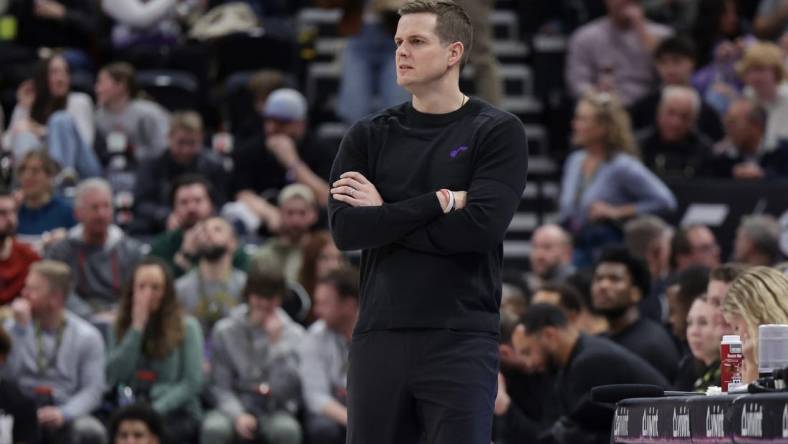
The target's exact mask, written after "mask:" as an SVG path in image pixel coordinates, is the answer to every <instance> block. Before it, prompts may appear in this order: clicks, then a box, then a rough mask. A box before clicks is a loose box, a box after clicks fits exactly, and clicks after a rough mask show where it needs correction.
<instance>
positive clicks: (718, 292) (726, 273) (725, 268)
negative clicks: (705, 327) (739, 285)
mask: <svg viewBox="0 0 788 444" xmlns="http://www.w3.org/2000/svg"><path fill="white" fill-rule="evenodd" d="M746 269H747V267H744V266H742V265H740V264H733V263H727V264H722V265H720V266H718V267H715V268H712V269H711V273H709V285H708V287H706V301H707V302H708V303H709V304H711V306H712V308H713V309H714V322H715V324H718V325H719V326H720V331H721V334H723V335H732V334H733V328H732V327H731V326H730V325H728V323H727V322H725V317H724V316H723V314H722V304H723V301H724V300H725V293H726V292H727V291H728V288H730V286H731V284H732V283H733V281H734V280H736V278H737V277H739V275H740V274H742V273H744V270H746Z"/></svg>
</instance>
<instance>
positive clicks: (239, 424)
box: [235, 413, 257, 440]
mask: <svg viewBox="0 0 788 444" xmlns="http://www.w3.org/2000/svg"><path fill="white" fill-rule="evenodd" d="M256 431H257V418H255V417H254V416H253V415H250V414H248V413H244V414H242V415H241V416H239V417H237V418H235V432H236V433H238V436H240V437H241V438H243V439H247V440H251V439H254V435H255V432H256Z"/></svg>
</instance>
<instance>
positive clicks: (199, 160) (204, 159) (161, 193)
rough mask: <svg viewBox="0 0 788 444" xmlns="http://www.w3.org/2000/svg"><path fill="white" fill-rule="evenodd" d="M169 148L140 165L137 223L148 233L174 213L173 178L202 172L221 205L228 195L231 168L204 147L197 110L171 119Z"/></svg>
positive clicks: (176, 114) (136, 196)
mask: <svg viewBox="0 0 788 444" xmlns="http://www.w3.org/2000/svg"><path fill="white" fill-rule="evenodd" d="M168 141H169V148H168V149H167V150H166V151H165V152H163V153H162V154H160V155H158V156H156V157H155V158H153V159H150V160H148V161H145V162H143V163H142V164H141V165H140V167H139V168H138V169H137V180H136V181H135V189H134V207H135V211H134V225H135V226H137V227H138V230H139V231H141V232H144V233H159V232H161V230H163V229H164V228H165V225H166V222H167V217H168V216H169V215H170V213H171V211H172V208H171V207H170V199H169V197H170V195H171V193H172V184H173V180H174V179H175V178H177V177H180V176H182V175H184V174H199V175H201V176H202V177H204V178H205V179H206V180H207V181H208V182H210V184H211V185H212V190H213V192H214V195H213V196H212V197H213V201H214V202H215V203H216V205H217V206H220V205H222V204H223V203H224V201H225V199H226V198H227V195H226V193H227V190H226V182H227V179H226V178H227V175H228V172H227V170H226V169H225V167H224V163H223V161H222V159H221V158H220V157H219V155H217V154H216V153H214V152H213V151H211V150H209V149H207V148H204V147H203V124H202V118H201V117H200V115H199V114H197V113H196V112H194V111H185V112H178V113H175V114H173V115H172V118H171V119H170V133H169V139H168Z"/></svg>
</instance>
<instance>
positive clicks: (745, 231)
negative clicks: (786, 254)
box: [733, 214, 781, 267]
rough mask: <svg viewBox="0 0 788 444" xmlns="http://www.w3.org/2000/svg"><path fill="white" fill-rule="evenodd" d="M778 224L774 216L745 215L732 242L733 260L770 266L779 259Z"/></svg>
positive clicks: (752, 264) (749, 264) (745, 263)
mask: <svg viewBox="0 0 788 444" xmlns="http://www.w3.org/2000/svg"><path fill="white" fill-rule="evenodd" d="M780 258H781V254H780V224H778V223H777V220H776V219H775V218H774V216H770V215H767V214H756V215H752V216H745V217H744V218H743V219H742V221H741V224H739V228H737V229H736V240H735V241H734V244H733V260H734V262H737V263H740V264H743V265H748V266H757V265H764V266H767V267H770V266H772V265H774V264H776V263H777V262H779V261H780Z"/></svg>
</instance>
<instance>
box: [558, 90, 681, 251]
mask: <svg viewBox="0 0 788 444" xmlns="http://www.w3.org/2000/svg"><path fill="white" fill-rule="evenodd" d="M572 143H573V144H574V145H575V146H577V147H578V148H579V149H578V150H576V151H575V152H573V153H572V154H571V155H570V156H569V158H568V159H567V160H566V163H565V164H564V172H563V177H562V179H561V195H560V198H559V218H560V221H561V223H562V224H563V225H564V226H565V227H566V228H567V229H568V230H569V231H570V232H571V233H572V234H573V236H574V238H575V241H576V244H575V247H576V249H577V250H578V253H580V254H583V253H584V252H585V253H587V254H590V250H592V249H593V248H594V247H596V246H599V245H602V244H604V243H608V242H611V241H618V240H621V237H622V235H621V232H620V230H619V229H618V228H617V226H616V224H617V223H618V222H619V221H623V220H625V219H628V218H631V217H634V216H637V215H642V214H659V213H666V212H669V211H671V210H673V209H674V208H675V207H676V199H675V197H674V196H673V194H672V193H671V191H670V190H669V189H668V187H667V186H665V184H664V183H662V181H661V180H659V178H657V177H656V176H655V175H654V174H653V173H652V172H651V171H649V170H648V168H646V167H645V166H644V165H643V164H642V163H641V162H640V160H639V159H638V155H637V149H636V147H635V142H634V138H633V136H632V129H631V126H630V122H629V116H628V115H627V113H626V111H625V110H624V108H623V107H622V105H621V103H620V102H619V101H618V99H616V98H615V96H613V95H611V94H608V93H590V94H587V95H585V96H584V97H583V99H581V100H580V102H579V103H578V104H577V108H576V109H575V116H574V119H573V120H572ZM576 259H579V261H578V265H590V263H591V262H592V261H593V260H592V258H590V257H587V258H586V257H581V258H576Z"/></svg>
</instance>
